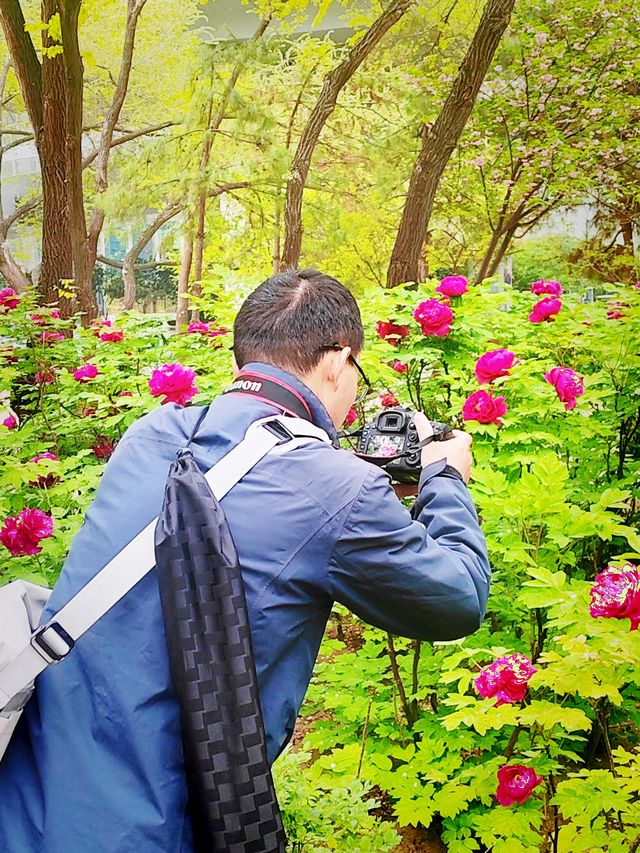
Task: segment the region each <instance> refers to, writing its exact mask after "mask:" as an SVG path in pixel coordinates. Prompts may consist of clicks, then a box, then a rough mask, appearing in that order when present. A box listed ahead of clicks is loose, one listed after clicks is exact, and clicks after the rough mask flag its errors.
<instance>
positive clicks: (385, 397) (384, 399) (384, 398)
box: [380, 391, 398, 407]
mask: <svg viewBox="0 0 640 853" xmlns="http://www.w3.org/2000/svg"><path fill="white" fill-rule="evenodd" d="M380 402H381V403H382V405H383V406H385V407H391V406H397V405H398V400H397V399H396V396H395V394H392V393H391V391H387V392H386V394H380Z"/></svg>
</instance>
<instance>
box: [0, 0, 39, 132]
mask: <svg viewBox="0 0 640 853" xmlns="http://www.w3.org/2000/svg"><path fill="white" fill-rule="evenodd" d="M0 23H1V24H2V29H3V30H4V36H5V39H6V41H7V46H8V48H9V53H10V54H11V59H12V61H13V67H14V69H15V72H16V77H17V78H18V82H19V83H20V90H21V91H22V97H23V98H24V103H25V106H26V108H27V113H28V114H29V120H30V122H31V125H32V127H33V131H34V133H35V136H36V139H37V140H38V139H39V137H40V133H41V131H42V121H43V119H42V66H41V65H40V62H39V60H38V55H37V53H36V49H35V47H34V46H33V42H32V41H31V36H30V35H29V33H28V32H27V31H26V30H25V20H24V15H23V14H22V9H21V7H20V2H19V0H0Z"/></svg>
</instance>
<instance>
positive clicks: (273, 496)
mask: <svg viewBox="0 0 640 853" xmlns="http://www.w3.org/2000/svg"><path fill="white" fill-rule="evenodd" d="M252 368H254V369H260V370H261V371H262V372H266V373H268V374H269V375H272V376H275V377H279V378H281V379H284V380H285V381H287V382H288V383H289V384H290V385H292V386H293V387H294V388H295V389H296V390H297V391H298V392H299V393H300V394H302V395H303V396H304V398H305V399H306V400H307V402H308V404H309V406H310V408H311V411H312V414H313V417H314V420H315V422H316V424H317V425H318V426H321V427H322V428H323V429H325V430H326V431H327V432H328V433H329V434H330V436H331V437H335V429H334V427H333V425H332V424H331V421H330V419H329V416H328V414H327V412H326V410H325V408H324V406H323V405H322V404H321V402H320V401H319V400H318V399H317V398H316V397H315V395H314V394H312V393H311V391H310V390H309V389H308V388H306V386H305V385H303V384H302V383H301V382H300V381H299V380H297V379H295V378H294V377H292V376H291V375H290V374H288V373H286V372H284V371H282V370H280V369H279V368H275V367H273V366H271V365H264V364H261V365H246V366H245V369H247V370H249V371H250V370H251V369H252ZM200 412H201V409H200V408H199V407H195V406H194V407H189V408H180V407H178V406H175V405H173V404H168V405H165V406H162V407H161V408H158V409H156V410H155V411H153V412H152V413H151V414H149V415H147V416H145V417H143V418H141V419H140V420H139V421H138V422H137V423H135V424H134V425H133V426H132V427H131V428H130V429H129V430H128V432H127V433H126V435H125V436H124V438H123V439H122V440H121V442H120V443H119V445H118V447H117V449H116V452H115V453H114V455H113V457H112V458H111V460H110V461H109V464H108V465H107V467H106V470H105V473H104V477H103V479H102V482H101V485H100V488H99V490H98V493H97V496H96V498H95V500H94V502H93V504H92V506H91V508H90V509H89V511H88V513H87V516H86V519H85V522H84V525H83V527H82V529H81V530H80V532H79V533H78V535H77V536H76V538H75V540H74V543H73V547H72V548H71V551H70V553H69V555H68V557H67V560H66V562H65V565H64V568H63V570H62V574H61V576H60V579H59V581H58V583H57V584H56V586H55V589H54V591H53V594H52V596H51V599H50V602H49V605H48V609H47V613H46V616H47V617H48V616H50V615H52V614H53V613H55V612H56V611H57V610H58V609H59V608H60V607H61V606H62V605H64V604H65V603H66V602H67V601H68V600H69V599H70V598H71V597H72V596H73V595H74V594H75V593H76V592H77V591H78V590H79V589H80V588H81V587H82V586H84V584H86V583H87V582H88V581H89V580H90V579H91V578H92V577H93V576H94V575H95V574H96V573H97V572H98V571H99V569H100V568H101V567H102V566H103V565H105V564H106V563H107V562H108V561H109V560H110V559H111V558H112V557H113V556H114V555H115V554H116V553H118V552H119V551H120V550H121V549H122V548H123V546H124V545H125V544H126V543H127V542H129V541H130V540H131V539H132V538H134V537H135V536H136V534H137V533H138V532H139V531H140V530H142V528H143V527H145V526H146V525H147V524H148V523H149V522H150V521H151V520H152V519H153V518H154V516H156V515H158V513H159V512H160V509H161V505H162V499H163V494H164V486H165V480H166V476H167V472H168V470H169V467H170V465H171V463H172V462H173V460H174V458H175V455H176V451H177V450H178V449H179V448H180V447H182V446H184V444H185V442H186V439H187V437H188V435H189V434H190V432H191V428H192V426H193V424H194V422H195V420H196V418H197V416H198V415H199V413H200ZM275 413H277V410H276V409H275V408H274V407H273V406H272V405H270V404H267V403H264V402H262V401H261V400H257V399H255V398H252V397H248V396H241V395H227V396H223V397H220V398H219V399H217V400H215V401H214V402H213V404H212V405H211V407H210V409H209V411H208V413H207V415H206V416H205V418H204V420H203V422H202V425H201V426H200V429H199V431H198V433H197V436H196V439H195V442H194V443H193V444H192V449H193V452H194V456H195V458H196V459H197V461H198V463H199V464H200V465H201V467H202V469H203V470H204V469H208V468H210V467H211V466H212V465H214V464H215V462H216V461H217V460H218V459H220V458H221V457H222V456H223V455H224V454H225V453H226V452H227V451H228V450H229V449H230V448H231V447H232V446H233V445H235V444H237V443H238V442H239V441H240V440H241V439H242V437H243V436H244V433H245V431H246V429H247V428H248V426H249V425H250V424H251V423H252V422H253V421H255V420H257V419H258V418H262V417H267V416H269V415H271V414H275ZM443 466H444V463H436V464H434V465H431V466H429V469H427V470H426V471H425V472H424V473H423V477H422V481H421V486H420V492H419V496H418V500H417V505H416V511H415V513H414V514H415V515H416V517H417V520H412V518H411V516H410V514H409V513H408V512H407V510H406V509H405V508H404V507H403V506H402V504H401V503H400V502H399V501H398V499H397V498H396V496H395V494H394V492H393V490H392V488H391V486H390V483H389V478H388V476H387V475H386V474H385V473H384V472H383V471H381V470H380V469H378V468H375V467H373V466H372V465H369V464H368V463H366V462H363V461H362V460H360V459H358V458H356V457H355V456H354V455H352V454H350V453H348V452H347V451H343V450H336V449H335V448H334V447H332V446H331V445H330V444H327V443H325V442H321V441H317V442H313V443H310V444H307V445H305V446H303V447H300V448H297V449H295V450H294V451H292V452H290V453H288V454H286V455H284V456H283V457H281V458H278V457H269V456H268V457H266V458H265V459H263V460H262V461H261V462H259V463H258V465H256V467H255V468H254V469H253V470H252V471H251V472H250V473H249V474H247V475H246V476H245V477H244V479H243V480H242V481H241V482H240V483H239V484H238V485H237V486H236V487H235V488H233V489H232V490H231V491H230V492H229V494H228V495H227V496H226V497H225V498H224V499H223V501H222V505H223V507H224V510H225V513H226V516H227V519H228V522H229V526H230V528H231V532H232V534H233V537H234V540H235V542H236V547H237V550H238V554H239V557H240V564H241V566H242V569H243V574H244V580H245V588H246V595H247V602H248V608H249V620H250V623H251V633H252V638H253V648H254V652H255V658H256V668H257V672H258V681H259V689H260V698H261V704H262V709H263V716H264V723H265V729H266V736H267V747H268V752H269V757H270V760H271V761H273V760H274V759H275V758H276V757H277V755H278V754H279V753H280V751H281V750H282V748H283V746H284V745H285V744H286V743H287V741H288V739H289V738H290V737H291V734H292V732H293V727H294V724H295V721H296V717H297V714H298V711H299V708H300V705H301V703H302V700H303V697H304V695H305V691H306V689H307V686H308V683H309V679H310V677H311V672H312V669H313V665H314V662H315V659H316V655H317V653H318V648H319V646H320V641H321V639H322V635H323V631H324V628H325V624H326V621H327V618H328V616H329V613H330V610H331V606H332V604H333V602H334V601H339V602H342V603H343V604H345V605H346V606H347V607H349V608H350V609H351V610H352V611H353V612H354V613H356V614H357V615H358V616H360V617H361V618H362V619H364V620H366V621H367V622H370V623H372V624H373V625H376V626H378V627H380V628H383V629H385V630H389V631H392V632H394V633H396V634H401V635H403V636H405V637H417V638H422V639H426V640H449V639H454V638H458V637H462V636H465V635H467V634H470V633H472V632H473V631H475V630H476V629H477V628H478V626H479V625H480V623H481V621H482V619H483V615H484V611H485V606H486V601H487V594H488V589H489V576H490V569H489V564H488V560H487V552H486V545H485V541H484V538H483V535H482V532H481V531H480V528H479V526H478V523H477V518H476V514H475V510H474V507H473V503H472V501H471V498H470V496H469V493H468V491H467V489H466V487H465V486H464V484H463V483H462V482H461V481H460V480H458V479H456V478H453V477H449V476H446V475H445V474H444V472H443V471H442V469H443ZM185 806H186V785H185V778H184V772H183V765H182V748H181V740H180V726H179V710H178V705H177V703H176V699H175V696H174V693H173V689H172V685H171V679H170V676H169V667H168V660H167V651H166V645H165V638H164V631H163V624H162V615H161V609H160V599H159V595H158V588H157V583H156V578H155V574H154V573H153V572H151V573H149V574H148V575H147V576H146V577H145V578H144V579H143V580H142V581H140V583H138V584H137V586H136V587H135V588H134V589H133V590H132V591H131V592H129V593H128V595H127V596H125V598H124V599H122V600H121V601H120V602H119V603H118V604H117V605H116V606H115V607H114V608H113V609H112V610H111V611H110V612H108V613H107V614H106V615H105V616H104V617H103V618H102V619H101V620H100V621H99V622H98V623H97V624H96V625H95V626H94V627H93V628H92V629H91V630H90V631H89V632H88V633H87V634H85V635H84V636H83V637H82V638H81V639H80V640H79V641H78V643H77V644H76V647H75V648H74V650H73V651H72V652H71V654H70V655H69V657H68V658H67V659H66V660H65V661H64V662H63V663H61V664H60V665H58V666H55V667H51V668H49V669H48V670H47V671H45V672H44V673H43V674H42V675H41V676H40V677H39V679H38V682H37V690H36V694H35V695H34V698H33V699H32V700H31V702H30V703H29V705H28V706H27V709H26V711H25V714H23V717H22V720H21V723H20V726H19V728H18V731H17V733H16V735H15V736H14V739H13V740H12V742H11V744H10V747H9V750H8V751H7V753H6V755H5V757H4V759H3V761H2V762H0V851H2V853H87V851H88V850H91V851H95V853H128V851H131V853H170V852H171V853H174V851H175V852H176V853H178V851H179V853H191V851H192V850H193V843H192V837H191V827H190V822H189V819H188V815H187V813H186V809H185Z"/></svg>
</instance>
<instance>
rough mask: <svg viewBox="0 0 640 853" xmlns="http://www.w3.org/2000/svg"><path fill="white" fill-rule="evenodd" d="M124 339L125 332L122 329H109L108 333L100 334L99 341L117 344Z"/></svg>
mask: <svg viewBox="0 0 640 853" xmlns="http://www.w3.org/2000/svg"><path fill="white" fill-rule="evenodd" d="M123 338H124V332H123V331H122V329H109V330H108V331H106V332H100V333H99V334H98V339H99V340H101V341H108V342H110V343H114V344H115V343H117V342H118V341H121V340H122V339H123Z"/></svg>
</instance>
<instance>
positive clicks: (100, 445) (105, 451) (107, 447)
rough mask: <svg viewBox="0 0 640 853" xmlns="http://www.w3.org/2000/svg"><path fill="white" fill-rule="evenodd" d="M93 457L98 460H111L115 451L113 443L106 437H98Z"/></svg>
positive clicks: (93, 447) (93, 448) (93, 446)
mask: <svg viewBox="0 0 640 853" xmlns="http://www.w3.org/2000/svg"><path fill="white" fill-rule="evenodd" d="M91 449H92V450H93V455H94V456H95V457H96V459H109V457H110V456H111V455H112V453H113V451H114V446H113V442H112V441H111V439H110V438H107V436H106V435H99V436H97V437H96V443H95V444H94V445H92V447H91Z"/></svg>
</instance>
